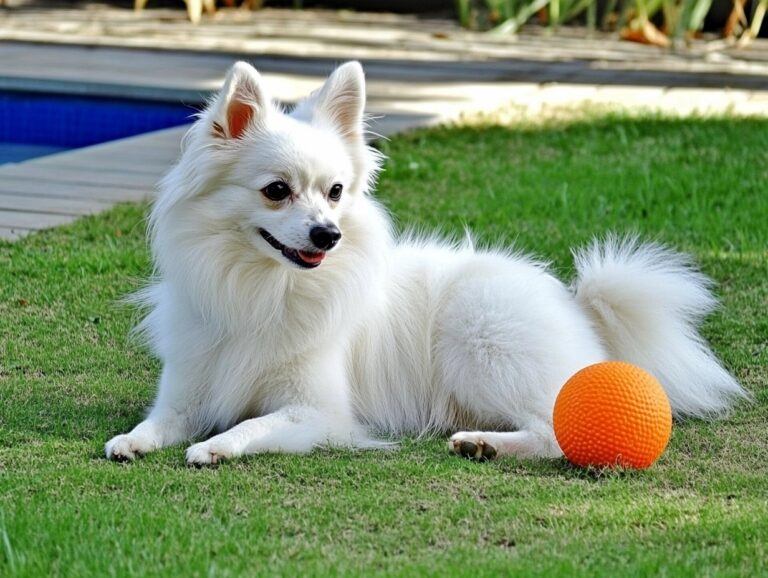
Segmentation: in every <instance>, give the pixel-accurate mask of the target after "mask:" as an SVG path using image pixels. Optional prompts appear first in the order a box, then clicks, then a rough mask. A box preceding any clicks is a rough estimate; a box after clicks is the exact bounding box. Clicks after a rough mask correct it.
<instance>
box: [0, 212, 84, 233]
mask: <svg viewBox="0 0 768 578" xmlns="http://www.w3.org/2000/svg"><path fill="white" fill-rule="evenodd" d="M75 218H76V217H73V216H71V215H50V214H46V213H28V212H25V211H2V210H0V227H5V228H8V229H48V228H50V227H55V226H57V225H64V224H66V223H71V222H72V221H74V220H75Z"/></svg>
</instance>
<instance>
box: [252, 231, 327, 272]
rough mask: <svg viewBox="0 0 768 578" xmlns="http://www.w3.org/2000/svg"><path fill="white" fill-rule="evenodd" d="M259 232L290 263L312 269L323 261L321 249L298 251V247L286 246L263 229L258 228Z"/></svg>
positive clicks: (323, 255) (323, 256)
mask: <svg viewBox="0 0 768 578" xmlns="http://www.w3.org/2000/svg"><path fill="white" fill-rule="evenodd" d="M259 234H260V235H261V236H262V237H264V240H265V241H266V242H267V243H269V244H270V245H272V246H273V247H274V248H275V249H277V250H278V251H280V252H281V253H282V254H283V257H285V258H286V259H288V260H289V261H290V262H291V263H296V264H297V265H298V266H299V267H303V268H304V269H314V268H315V267H317V266H318V265H319V264H320V263H322V262H323V259H325V252H323V251H317V252H310V251H300V250H299V249H292V248H291V247H286V246H285V245H283V244H282V243H281V242H280V241H278V240H277V239H275V238H274V237H273V236H272V235H270V234H269V233H268V232H267V231H265V230H264V229H259Z"/></svg>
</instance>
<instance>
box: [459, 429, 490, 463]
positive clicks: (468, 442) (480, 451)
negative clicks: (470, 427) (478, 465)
mask: <svg viewBox="0 0 768 578" xmlns="http://www.w3.org/2000/svg"><path fill="white" fill-rule="evenodd" d="M448 451H450V452H452V453H454V454H457V455H460V456H462V457H465V458H467V459H470V460H478V461H486V460H492V459H493V458H495V457H496V448H495V447H493V446H492V445H491V444H489V443H488V442H487V441H486V440H484V439H483V438H482V437H481V435H480V433H479V432H477V433H471V432H459V433H456V434H453V435H452V436H451V439H450V440H448Z"/></svg>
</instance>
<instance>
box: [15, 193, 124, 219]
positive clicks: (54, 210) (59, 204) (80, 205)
mask: <svg viewBox="0 0 768 578" xmlns="http://www.w3.org/2000/svg"><path fill="white" fill-rule="evenodd" d="M111 206H112V203H106V202H103V201H96V200H93V199H87V200H86V199H68V198H66V197H39V196H32V195H13V194H3V193H0V210H11V211H25V212H30V213H50V214H57V215H71V216H80V215H93V214H95V213H99V212H101V211H105V210H107V209H108V208H109V207H111Z"/></svg>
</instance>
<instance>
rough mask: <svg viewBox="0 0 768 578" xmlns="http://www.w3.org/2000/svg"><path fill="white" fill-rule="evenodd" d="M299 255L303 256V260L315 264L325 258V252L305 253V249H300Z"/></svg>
mask: <svg viewBox="0 0 768 578" xmlns="http://www.w3.org/2000/svg"><path fill="white" fill-rule="evenodd" d="M299 257H301V260H302V261H306V262H307V263H312V264H315V263H319V262H320V261H322V260H323V259H325V253H305V252H304V251H299Z"/></svg>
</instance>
